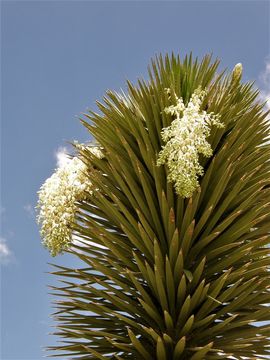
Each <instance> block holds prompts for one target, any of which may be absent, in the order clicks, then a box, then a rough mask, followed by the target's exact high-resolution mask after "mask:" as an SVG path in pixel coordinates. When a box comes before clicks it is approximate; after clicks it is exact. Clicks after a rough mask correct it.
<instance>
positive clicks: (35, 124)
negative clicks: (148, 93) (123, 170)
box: [0, 1, 270, 360]
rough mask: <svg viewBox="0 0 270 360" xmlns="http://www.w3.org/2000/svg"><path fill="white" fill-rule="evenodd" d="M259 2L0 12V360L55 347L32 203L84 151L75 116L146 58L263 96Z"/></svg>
mask: <svg viewBox="0 0 270 360" xmlns="http://www.w3.org/2000/svg"><path fill="white" fill-rule="evenodd" d="M269 11H270V2H269V1H235V2H233V1H187V2H185V1H173V2H169V1H166V2H165V1H164V2H162V1H155V2H154V1H149V2H147V1H144V2H143V1H126V2H123V1H122V2H116V1H109V2H105V1H104V2H103V1H99V2H92V1H2V3H1V16H2V28H1V36H2V61H1V65H2V101H1V103H2V113H1V134H2V139H1V150H2V151H1V155H2V158H1V218H2V221H1V239H0V240H1V241H0V259H1V263H2V264H1V265H2V266H1V326H2V328H1V351H2V354H1V359H2V360H6V359H14V360H15V359H18V360H21V359H28V360H30V359H35V360H40V359H42V357H43V356H44V352H43V351H42V347H43V346H46V345H51V344H53V343H54V342H55V341H56V339H54V337H51V336H49V335H47V333H48V332H50V331H52V329H51V328H50V326H51V325H53V320H52V319H51V318H50V317H49V314H50V313H51V312H52V309H51V300H52V298H51V297H50V296H49V295H48V289H47V287H46V285H47V284H52V283H54V281H55V279H54V278H53V277H52V276H51V275H49V274H47V273H46V272H48V271H50V267H49V265H48V264H47V263H48V262H52V261H53V262H56V263H58V264H65V265H68V266H78V264H77V263H76V262H75V260H74V259H73V258H69V257H67V256H60V257H58V258H55V259H52V258H51V257H50V255H49V254H48V253H47V252H46V250H44V249H43V248H42V246H41V245H40V238H39V232H38V227H37V225H36V224H35V215H34V206H35V204H36V201H37V195H36V192H37V190H38V189H39V187H40V185H41V184H42V183H43V182H44V180H45V179H46V178H47V177H49V176H50V175H51V173H52V171H53V170H54V168H55V167H56V153H57V151H58V150H59V148H60V147H63V146H66V142H67V141H69V140H73V139H77V140H79V141H87V140H89V135H88V133H87V131H86V130H85V129H84V128H83V126H82V125H81V124H80V122H79V120H78V116H80V114H81V113H82V112H85V111H86V109H87V108H91V109H96V106H95V100H96V99H101V97H102V95H103V94H104V92H105V90H107V89H114V90H119V89H120V88H125V79H130V80H131V81H136V79H137V78H138V77H142V76H143V77H147V65H148V64H149V60H150V58H151V57H153V56H154V55H155V54H157V53H159V52H162V53H165V52H166V51H169V52H171V51H172V50H173V51H174V52H176V53H180V54H182V56H183V55H185V54H186V53H187V52H189V51H190V50H192V51H193V53H194V55H197V56H199V57H201V56H203V55H204V54H205V53H209V52H213V55H214V57H218V58H220V59H221V60H222V63H221V68H225V67H227V68H228V69H232V67H233V66H234V65H235V64H236V63H238V62H242V63H243V66H244V80H247V79H250V80H256V81H257V86H259V87H261V88H262V90H263V96H265V95H267V94H268V93H269V92H270V91H269V88H267V77H268V79H269V74H270V63H269V62H268V63H267V59H268V60H269V57H268V56H269V40H270V39H269V33H270V15H269Z"/></svg>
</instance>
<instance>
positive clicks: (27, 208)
mask: <svg viewBox="0 0 270 360" xmlns="http://www.w3.org/2000/svg"><path fill="white" fill-rule="evenodd" d="M23 208H24V210H25V211H26V212H27V214H28V215H29V216H30V217H33V216H34V215H35V210H34V208H33V206H32V205H31V204H25V205H24V206H23Z"/></svg>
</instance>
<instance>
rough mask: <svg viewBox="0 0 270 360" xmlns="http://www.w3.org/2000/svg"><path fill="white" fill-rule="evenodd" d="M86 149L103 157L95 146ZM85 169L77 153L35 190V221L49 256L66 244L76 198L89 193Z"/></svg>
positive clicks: (66, 245)
mask: <svg viewBox="0 0 270 360" xmlns="http://www.w3.org/2000/svg"><path fill="white" fill-rule="evenodd" d="M89 149H90V151H91V152H92V153H93V154H94V155H96V156H97V157H99V158H102V157H103V155H102V152H101V151H100V150H99V149H98V148H96V147H89ZM87 171H88V169H87V167H86V165H85V164H84V163H83V162H82V161H81V160H80V159H79V158H78V157H73V158H72V159H69V161H66V162H65V163H64V164H63V166H61V167H59V168H58V169H56V171H55V172H54V174H53V175H52V176H51V177H50V178H48V179H47V180H46V181H45V183H44V184H43V185H42V186H41V188H40V190H39V192H38V195H39V199H38V204H37V208H38V209H39V214H38V216H37V222H38V223H39V224H41V230H40V233H41V237H42V239H43V245H44V246H45V247H46V248H48V249H49V251H50V252H51V255H52V256H55V255H57V254H59V253H61V252H63V251H64V250H65V249H67V248H68V247H69V246H70V244H71V242H72V224H73V223H74V220H75V212H76V202H77V201H82V200H85V199H86V198H87V196H88V195H92V193H93V190H94V189H93V188H92V183H91V181H90V180H89V177H88V176H87ZM93 171H95V170H93Z"/></svg>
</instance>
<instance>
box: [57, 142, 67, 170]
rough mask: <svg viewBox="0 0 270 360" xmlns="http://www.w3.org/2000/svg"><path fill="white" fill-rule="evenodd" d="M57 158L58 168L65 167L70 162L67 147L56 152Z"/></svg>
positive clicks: (61, 147)
mask: <svg viewBox="0 0 270 360" xmlns="http://www.w3.org/2000/svg"><path fill="white" fill-rule="evenodd" d="M55 157H56V162H57V166H58V167H62V166H65V165H66V164H68V163H69V162H70V158H69V156H68V150H67V148H66V147H63V146H60V147H59V148H58V149H57V150H56V152H55Z"/></svg>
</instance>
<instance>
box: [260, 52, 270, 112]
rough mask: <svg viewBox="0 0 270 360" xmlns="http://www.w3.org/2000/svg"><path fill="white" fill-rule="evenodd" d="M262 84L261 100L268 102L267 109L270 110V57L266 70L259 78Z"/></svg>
mask: <svg viewBox="0 0 270 360" xmlns="http://www.w3.org/2000/svg"><path fill="white" fill-rule="evenodd" d="M259 82H260V84H261V93H260V99H261V100H262V101H267V102H266V105H265V106H266V109H267V110H270V57H268V58H267V60H266V62H265V69H264V71H263V72H262V73H261V74H260V76H259Z"/></svg>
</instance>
